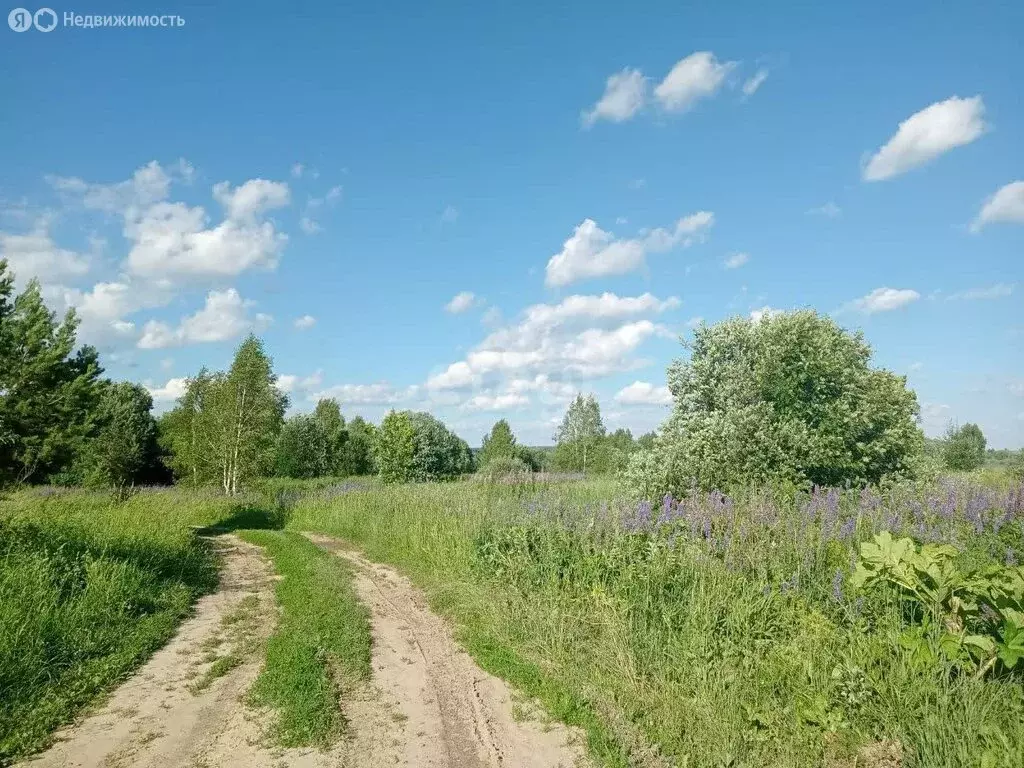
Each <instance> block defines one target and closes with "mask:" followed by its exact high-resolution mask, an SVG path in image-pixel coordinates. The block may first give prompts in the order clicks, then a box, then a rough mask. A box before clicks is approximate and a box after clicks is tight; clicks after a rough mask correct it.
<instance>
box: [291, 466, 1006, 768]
mask: <svg viewBox="0 0 1024 768" xmlns="http://www.w3.org/2000/svg"><path fill="white" fill-rule="evenodd" d="M959 482H960V485H959V486H957V487H958V488H959V490H958V491H956V492H957V493H959V494H960V495H959V496H958V501H957V505H958V506H957V511H956V512H955V514H954V515H953V517H952V518H951V519H950V522H948V523H946V522H943V518H941V517H940V516H939V513H938V512H936V511H935V510H937V509H939V508H940V507H941V504H942V500H943V499H945V498H946V495H947V493H948V492H949V488H948V487H946V486H928V487H913V486H906V487H900V488H896V489H893V490H892V491H891V492H890V493H889V494H888V495H884V496H878V497H874V496H867V497H863V498H862V497H859V496H858V494H857V493H856V492H854V493H852V494H849V495H842V494H839V495H837V497H836V498H837V501H836V502H835V510H834V512H833V511H830V504H831V502H828V500H827V499H826V498H825V497H824V496H822V497H819V498H818V500H817V502H816V503H817V504H818V505H819V506H818V507H813V506H810V507H809V506H807V504H806V500H801V499H792V498H790V499H789V500H788V501H787V502H785V503H780V502H779V501H777V500H774V499H772V498H771V497H767V496H765V495H763V494H759V493H750V494H747V495H745V496H741V497H740V498H738V499H737V500H736V501H735V503H730V504H728V505H726V504H723V503H721V502H719V501H716V500H714V499H711V500H707V499H705V500H704V501H702V502H701V506H700V510H701V511H700V515H707V516H708V519H709V530H708V534H707V538H705V535H704V532H703V531H702V530H701V522H700V517H693V518H692V520H690V519H683V520H680V521H677V522H675V523H672V524H666V525H664V526H657V525H650V524H647V525H642V526H639V529H637V530H634V529H633V528H634V526H632V525H631V524H630V521H629V519H628V516H629V515H630V514H633V510H635V505H630V506H629V507H628V510H627V513H628V514H627V515H626V518H623V517H621V516H620V515H619V512H620V509H619V507H617V506H616V504H615V503H614V502H612V503H611V506H610V510H609V511H607V512H606V511H605V508H604V506H603V505H602V503H601V499H602V498H603V499H607V500H611V498H612V496H611V494H612V489H611V487H610V486H609V485H608V484H607V483H603V482H592V481H588V482H586V483H581V484H575V485H561V486H558V487H553V488H549V489H543V488H542V489H539V490H538V491H536V492H533V491H530V492H528V493H526V494H525V495H524V492H523V491H522V489H515V488H504V489H495V488H493V487H488V486H487V485H486V484H480V483H450V484H442V485H422V486H399V487H378V488H372V489H367V490H363V491H358V492H350V493H344V494H333V495H331V494H316V493H313V494H310V495H309V496H307V497H306V498H304V499H303V500H301V501H299V503H298V504H297V505H296V507H295V508H294V509H293V511H292V514H291V518H290V522H289V527H290V528H292V529H296V530H315V531H321V532H324V533H327V534H331V535H335V536H339V537H341V538H343V539H346V540H349V541H351V542H353V543H355V544H356V545H358V546H359V547H360V548H362V549H363V550H364V551H365V552H366V554H367V555H368V557H370V558H371V559H374V560H378V561H381V562H388V563H391V564H393V565H396V566H398V567H400V568H401V569H402V570H404V571H405V572H406V573H408V574H409V575H410V576H411V577H412V578H413V579H414V580H415V581H416V582H417V583H418V584H419V585H420V586H422V587H423V588H425V590H426V592H427V594H428V596H429V598H430V601H431V604H432V605H433V607H434V608H435V610H437V611H438V612H439V613H441V614H444V615H446V616H448V617H450V618H452V619H453V620H454V621H455V622H456V624H457V625H458V627H459V629H460V636H461V640H462V642H463V643H464V644H465V645H466V647H467V649H468V650H469V651H470V652H471V653H472V654H473V655H474V656H475V657H476V658H477V660H478V661H479V662H480V664H481V666H483V667H484V668H486V669H488V670H489V671H491V672H493V673H495V674H498V675H500V676H502V677H505V678H506V679H508V680H509V681H510V682H512V683H513V684H514V685H516V686H517V687H519V688H520V689H521V690H523V691H524V692H525V693H527V694H530V695H532V696H536V697H538V698H539V699H540V700H541V701H542V703H543V704H544V705H545V706H546V708H547V709H548V710H549V711H550V712H551V713H552V714H553V715H554V716H556V717H558V718H559V719H562V720H564V721H566V722H569V723H573V724H577V725H580V726H581V727H583V728H584V729H585V731H586V733H587V735H588V741H589V745H590V748H591V752H592V753H593V754H594V755H595V756H596V757H597V758H598V759H599V760H600V762H602V763H603V764H605V765H615V766H624V765H646V764H656V763H654V762H652V761H654V760H655V759H656V757H655V756H656V755H657V754H658V753H660V754H661V755H662V756H664V757H665V758H667V759H669V760H671V761H672V762H674V764H677V765H690V766H720V765H721V766H725V765H732V766H778V767H780V768H781V767H782V766H786V767H787V768H788V766H795V765H800V766H814V765H823V766H830V767H831V766H836V767H838V766H841V765H846V766H849V765H853V764H854V763H855V761H857V760H858V759H859V762H858V763H857V764H858V765H871V764H872V758H871V757H870V754H871V752H872V751H873V750H874V751H884V749H882V748H881V747H882V746H883V743H885V742H890V741H891V742H896V743H898V744H899V745H901V749H902V752H903V758H902V764H903V765H904V766H906V767H907V768H910V767H913V766H920V767H924V766H927V767H928V768H932V767H934V766H949V767H950V768H953V767H954V766H955V767H956V768H961V767H964V768H966V766H977V765H1022V764H1024V690H1022V685H1021V675H1020V673H1016V672H1015V673H1007V672H1006V671H1005V670H1004V671H1003V672H1001V673H1000V674H999V675H995V676H989V677H986V678H984V679H979V678H977V677H976V676H974V675H973V674H968V673H965V672H963V671H962V670H960V669H958V668H957V667H956V665H953V664H948V663H944V662H942V661H937V662H935V663H932V664H923V665H922V664H921V663H919V662H916V661H915V660H914V659H913V658H912V657H911V655H910V654H909V653H908V652H907V651H906V650H904V649H903V648H902V647H901V646H900V643H899V640H898V637H899V633H900V632H901V631H902V629H903V628H904V626H905V624H906V621H907V616H906V615H905V613H904V612H902V608H901V605H900V604H899V603H898V602H896V601H894V600H891V599H887V598H886V597H885V596H877V595H874V596H870V595H869V596H867V598H866V602H865V601H863V600H861V599H860V597H861V596H859V595H857V594H855V593H853V591H852V590H851V589H850V588H849V586H848V585H845V578H846V575H848V573H849V570H850V560H851V557H852V555H853V553H854V551H855V549H856V546H857V542H859V541H863V540H865V539H866V538H869V537H870V535H871V533H872V531H873V530H876V529H877V528H878V527H888V525H889V523H888V516H889V515H890V514H898V515H899V516H900V519H899V521H898V522H897V523H895V525H897V526H898V527H899V528H900V529H901V530H907V531H911V530H912V529H913V528H914V527H915V526H917V525H919V524H920V525H922V526H924V527H923V528H922V529H921V530H922V532H923V533H926V534H928V535H931V531H932V528H933V527H935V526H940V525H941V526H945V527H944V528H943V535H944V536H949V537H952V539H953V540H955V541H956V542H957V543H958V545H959V546H960V548H961V549H963V550H964V553H965V554H964V557H965V558H970V559H973V560H980V561H982V562H986V561H995V560H1002V559H1003V558H1004V557H1005V556H1008V555H1009V554H1010V550H1011V549H1015V550H1016V551H1017V552H1020V550H1021V549H1022V546H1021V545H1022V542H1024V535H1022V534H1024V529H1022V527H1021V514H1020V512H1021V511H1022V510H1018V512H1017V513H1015V514H1016V515H1017V517H1013V515H1011V520H1010V522H1005V524H1002V527H1001V528H999V529H998V531H995V527H994V521H995V520H996V518H997V517H998V516H999V515H998V514H997V511H991V510H990V507H992V505H996V507H998V505H999V504H1004V503H1005V499H1006V498H1007V497H1006V496H1005V495H1004V496H1000V497H998V498H996V497H995V496H993V497H992V499H991V500H989V501H985V500H984V499H986V498H987V497H985V496H984V495H983V494H982V495H978V493H980V492H978V493H976V492H975V491H974V490H971V489H970V488H969V487H968V485H967V484H966V481H959ZM992 493H997V492H996V491H992ZM999 493H1003V494H1005V493H1006V491H1005V489H1004V490H1002V491H999ZM971 494H974V496H971ZM969 498H976V499H982V501H977V502H970V503H971V504H976V505H977V504H981V506H982V507H983V508H984V509H985V510H986V511H985V512H984V515H985V531H984V533H982V534H977V535H976V534H975V533H974V532H973V530H974V529H973V525H972V523H971V522H970V520H969V519H968V518H967V517H965V514H966V513H965V510H966V509H967V508H968V506H969V503H968V500H969ZM1000 499H1002V501H1000ZM876 501H877V504H876ZM986 504H988V505H989V506H985V505H986ZM992 508H993V509H994V508H995V507H992ZM915 510H917V511H915ZM921 510H924V512H921ZM659 512H660V510H659V509H657V508H656V509H654V510H653V511H652V513H651V514H652V517H653V518H657V516H658V514H659ZM833 515H834V519H833ZM917 515H923V517H921V520H922V521H923V522H921V523H918V522H916V521H917V520H918V517H917ZM847 519H851V520H853V523H852V524H851V525H852V529H851V530H850V531H848V532H847V533H845V534H839V533H838V532H839V530H840V528H841V525H842V524H843V522H844V521H846V520H847ZM936 530H937V528H936ZM837 571H838V572H840V574H841V575H842V578H840V579H839V582H838V584H839V591H840V593H841V594H839V595H838V596H836V595H834V594H833V593H834V590H835V586H836V582H835V574H836V572H837ZM844 585H845V586H844ZM858 756H859V757H858Z"/></svg>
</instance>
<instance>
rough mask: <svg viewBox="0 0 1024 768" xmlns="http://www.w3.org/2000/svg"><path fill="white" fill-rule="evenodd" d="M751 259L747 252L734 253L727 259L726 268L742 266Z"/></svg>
mask: <svg viewBox="0 0 1024 768" xmlns="http://www.w3.org/2000/svg"><path fill="white" fill-rule="evenodd" d="M748 261H750V256H749V255H748V254H746V253H734V254H732V255H731V256H729V257H728V258H727V259H726V260H725V268H726V269H737V268H739V267H742V266H743V265H744V264H746V263H747V262H748Z"/></svg>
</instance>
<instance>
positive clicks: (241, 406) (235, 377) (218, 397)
mask: <svg viewBox="0 0 1024 768" xmlns="http://www.w3.org/2000/svg"><path fill="white" fill-rule="evenodd" d="M276 384H277V376H275V375H274V371H273V368H272V363H271V360H270V358H269V357H268V356H267V353H266V352H265V351H264V349H263V342H261V341H260V340H259V339H257V338H256V337H255V336H253V335H250V336H249V337H248V338H247V339H246V340H245V341H243V342H242V345H241V346H240V347H239V348H238V351H237V352H236V353H235V359H234V361H233V362H232V363H231V368H230V369H229V370H228V374H227V376H226V377H225V378H224V381H223V384H218V385H217V386H216V387H215V388H214V395H215V396H214V398H213V400H214V403H213V405H214V409H215V413H216V417H217V418H216V419H215V421H216V427H215V434H216V436H217V442H218V443H219V445H218V448H219V451H218V455H219V456H220V457H221V462H222V472H221V481H222V484H223V487H224V493H226V494H228V495H231V496H233V495H235V494H236V493H238V488H239V484H240V483H242V482H244V481H245V480H248V479H250V478H252V477H257V476H259V475H262V474H266V473H267V472H268V471H269V469H270V467H271V465H272V462H273V456H274V442H275V440H276V438H277V433H278V432H279V431H280V430H281V424H282V422H283V420H284V412H285V409H286V408H287V406H288V398H287V397H286V396H285V395H284V394H282V393H281V392H280V391H279V390H278V389H277V386H276Z"/></svg>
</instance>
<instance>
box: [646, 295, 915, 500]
mask: <svg viewBox="0 0 1024 768" xmlns="http://www.w3.org/2000/svg"><path fill="white" fill-rule="evenodd" d="M688 346H689V348H690V357H689V359H687V360H680V361H676V362H675V363H673V364H672V366H671V367H670V368H669V372H668V379H669V389H670V390H671V392H672V395H673V398H674V400H675V405H674V410H673V413H672V415H671V417H670V418H669V420H668V421H667V422H666V424H665V426H664V428H663V430H662V432H661V434H660V436H659V437H658V440H657V445H658V448H657V451H658V455H659V456H660V459H661V461H662V462H663V463H664V464H665V466H666V467H667V471H668V488H666V490H673V491H676V492H682V491H687V490H689V489H690V488H691V487H694V486H695V487H699V488H703V489H711V488H720V489H728V488H734V487H736V486H738V485H742V484H747V483H772V484H783V485H798V486H806V485H810V484H815V485H845V484H848V483H850V484H855V485H864V484H868V483H878V482H880V481H883V480H885V479H890V478H898V477H901V476H907V475H910V474H912V472H913V467H914V462H915V460H916V456H917V455H918V454H919V453H920V452H921V450H922V445H923V436H922V434H921V430H920V429H919V428H918V427H917V424H916V417H917V414H918V404H917V396H916V395H915V394H914V392H913V391H912V390H910V389H908V388H907V386H906V379H905V378H904V377H902V376H896V375H895V374H893V373H891V372H889V371H885V370H877V369H873V368H871V367H870V366H869V363H870V360H871V349H870V347H869V346H868V345H867V344H866V343H865V341H864V339H863V336H862V335H861V334H860V333H856V334H852V333H849V332H847V331H845V330H843V329H842V328H840V327H839V326H838V325H836V323H835V322H834V321H833V320H832V319H831V318H828V317H823V316H820V315H818V314H817V313H815V312H813V311H810V310H808V311H800V312H792V313H783V314H777V315H772V316H769V317H764V318H761V319H760V320H759V321H753V320H746V319H740V318H735V319H732V320H727V321H725V322H722V323H719V324H717V325H714V326H702V327H700V328H698V329H697V331H696V336H695V338H694V341H693V342H692V344H689V345H688Z"/></svg>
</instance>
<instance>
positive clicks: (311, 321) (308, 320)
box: [292, 315, 316, 331]
mask: <svg viewBox="0 0 1024 768" xmlns="http://www.w3.org/2000/svg"><path fill="white" fill-rule="evenodd" d="M292 325H294V326H295V327H296V328H297V329H298V330H300V331H304V330H306V329H307V328H312V327H313V326H314V325H316V318H315V317H313V316H312V315H303V316H302V317H296V318H295V321H294V322H293V323H292Z"/></svg>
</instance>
